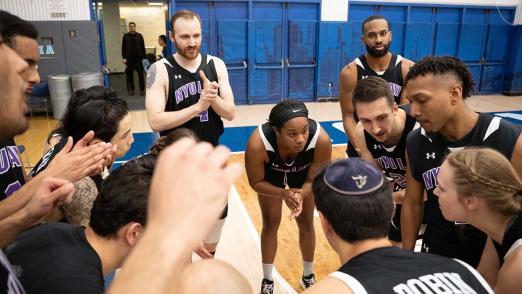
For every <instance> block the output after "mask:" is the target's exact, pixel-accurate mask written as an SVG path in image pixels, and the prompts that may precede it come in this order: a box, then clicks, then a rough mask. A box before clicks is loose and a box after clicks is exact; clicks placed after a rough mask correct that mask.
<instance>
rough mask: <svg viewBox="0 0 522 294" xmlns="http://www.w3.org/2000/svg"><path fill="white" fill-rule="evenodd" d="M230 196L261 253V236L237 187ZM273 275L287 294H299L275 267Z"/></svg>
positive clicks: (232, 188)
mask: <svg viewBox="0 0 522 294" xmlns="http://www.w3.org/2000/svg"><path fill="white" fill-rule="evenodd" d="M230 195H231V199H232V200H233V201H235V202H236V204H237V207H238V208H239V213H240V214H241V217H242V218H243V223H244V224H245V225H246V228H247V230H248V231H249V232H250V235H251V237H252V239H253V240H254V242H255V243H256V245H257V248H258V249H259V250H260V251H261V240H260V238H259V234H258V233H257V231H256V228H255V227H254V223H253V222H252V219H251V218H250V215H248V212H247V210H246V208H245V205H243V201H241V198H240V197H239V194H238V193H237V190H236V187H235V186H234V185H232V187H231V188H230ZM273 275H274V280H277V282H278V283H279V285H281V287H282V288H283V289H284V290H285V291H287V293H290V294H297V292H296V291H295V290H294V288H293V287H292V286H290V284H288V282H287V281H286V280H285V279H284V278H283V277H282V276H281V275H280V274H279V273H278V272H277V270H276V268H275V266H274V272H273Z"/></svg>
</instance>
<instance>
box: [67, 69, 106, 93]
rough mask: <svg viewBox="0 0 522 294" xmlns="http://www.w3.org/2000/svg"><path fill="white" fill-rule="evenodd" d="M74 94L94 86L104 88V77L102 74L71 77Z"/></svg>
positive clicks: (92, 73) (88, 73)
mask: <svg viewBox="0 0 522 294" xmlns="http://www.w3.org/2000/svg"><path fill="white" fill-rule="evenodd" d="M71 81H72V89H73V92H75V91H78V90H80V89H87V88H90V87H92V86H103V75H102V73H101V72H84V73H80V74H76V75H73V76H72V77H71Z"/></svg>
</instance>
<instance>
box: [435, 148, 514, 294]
mask: <svg viewBox="0 0 522 294" xmlns="http://www.w3.org/2000/svg"><path fill="white" fill-rule="evenodd" d="M437 181H438V187H437V188H436V189H435V192H434V193H435V195H437V196H438V197H439V205H440V209H441V211H442V214H443V215H444V218H446V219H447V220H450V221H455V222H465V223H469V224H471V225H473V226H474V227H476V228H478V229H480V230H481V231H483V232H484V233H486V234H487V235H488V240H487V243H486V247H485V248H484V252H483V254H482V258H481V260H480V263H479V265H478V268H477V269H478V271H479V272H480V273H481V274H482V275H483V276H484V278H486V280H487V281H488V282H489V283H490V284H491V286H492V287H493V288H494V289H495V293H497V294H502V293H514V292H516V291H518V290H516V289H522V279H521V277H522V181H521V180H520V178H519V176H518V175H517V173H516V172H515V170H514V168H513V166H512V165H511V163H510V162H509V160H508V159H507V158H505V157H504V156H503V155H502V154H500V153H499V152H497V151H495V150H493V149H489V148H467V149H462V150H459V151H456V152H453V153H450V154H449V155H448V157H447V158H446V160H445V161H444V163H443V164H442V166H441V167H440V171H439V174H438V177H437Z"/></svg>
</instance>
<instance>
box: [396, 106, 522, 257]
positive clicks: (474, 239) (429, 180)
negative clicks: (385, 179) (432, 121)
mask: <svg viewBox="0 0 522 294" xmlns="http://www.w3.org/2000/svg"><path fill="white" fill-rule="evenodd" d="M519 135H520V129H518V127H516V126H515V125H513V124H511V123H510V122H508V121H506V120H505V119H502V118H500V117H495V116H492V115H490V114H485V113H480V114H479V118H478V121H477V124H476V125H475V127H474V128H473V129H472V130H471V131H470V132H469V134H467V135H466V136H465V137H464V138H462V139H460V140H457V141H454V142H450V141H448V140H446V139H445V138H444V137H443V136H441V135H440V134H438V133H433V134H428V133H426V131H425V130H424V129H423V128H418V129H416V130H413V131H412V132H411V133H410V135H409V136H408V139H407V140H406V148H407V151H408V156H409V165H410V170H411V174H412V176H413V178H415V179H416V180H417V181H419V182H421V183H422V184H423V186H424V188H425V190H426V191H427V194H428V200H427V201H426V202H425V204H424V221H425V222H426V224H427V228H426V232H425V234H424V239H425V240H428V243H429V242H432V243H433V240H434V239H435V238H436V239H438V240H437V241H436V242H438V243H439V244H447V246H446V248H448V249H447V250H446V249H444V250H445V251H444V252H439V250H440V249H437V250H436V251H435V250H429V252H432V253H435V254H440V255H444V256H448V257H457V258H460V259H462V260H464V261H466V262H468V263H470V264H472V265H475V264H476V263H478V261H479V260H480V256H481V254H482V250H483V248H484V244H485V241H486V235H485V234H484V233H482V232H481V231H479V230H478V229H476V228H474V227H473V226H470V225H456V224H455V223H454V222H450V221H447V220H445V219H444V217H443V215H442V212H441V210H440V208H439V202H438V198H437V197H436V196H435V195H434V194H433V191H434V190H435V188H436V187H437V175H438V173H439V169H440V166H441V164H442V162H443V161H444V158H445V157H446V155H447V154H448V153H449V152H451V151H456V150H460V149H462V148H464V147H470V146H484V147H489V148H493V149H495V150H497V151H499V152H500V153H502V154H503V155H504V156H506V157H507V158H509V159H511V155H512V153H513V149H514V147H515V143H516V141H517V139H518V137H519ZM435 236H436V237H435Z"/></svg>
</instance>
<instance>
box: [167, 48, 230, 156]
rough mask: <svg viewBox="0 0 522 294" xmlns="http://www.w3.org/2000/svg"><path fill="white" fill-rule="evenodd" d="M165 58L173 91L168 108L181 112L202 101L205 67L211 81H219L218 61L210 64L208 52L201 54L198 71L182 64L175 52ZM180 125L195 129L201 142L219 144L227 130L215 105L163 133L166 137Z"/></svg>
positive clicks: (170, 88)
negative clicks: (177, 60)
mask: <svg viewBox="0 0 522 294" xmlns="http://www.w3.org/2000/svg"><path fill="white" fill-rule="evenodd" d="M161 61H162V62H163V63H164V64H165V68H166V69H167V73H168V77H169V93H168V100H167V104H166V105H165V111H179V110H182V109H185V108H187V107H190V106H192V105H194V104H196V103H198V101H199V96H200V94H201V92H202V91H203V82H202V81H201V79H200V77H199V71H200V70H203V72H204V73H205V76H206V77H207V79H209V81H211V82H214V81H215V82H217V81H218V78H217V72H216V68H215V65H214V60H210V61H209V62H208V63H207V55H206V54H201V63H200V65H199V67H198V69H197V70H196V72H194V73H192V72H190V71H188V70H186V69H185V68H183V67H182V66H181V65H179V64H178V63H177V62H176V60H175V59H174V56H173V55H171V56H168V57H167V58H164V59H162V60H161ZM177 128H187V129H191V130H192V131H194V132H195V133H196V135H198V137H199V139H200V140H201V141H205V142H209V143H211V144H212V145H214V146H216V145H218V141H219V137H220V136H221V134H223V130H224V128H223V121H222V120H221V117H220V116H219V115H218V114H217V113H216V112H215V111H214V110H213V109H212V107H209V108H208V109H207V110H205V111H203V112H201V113H200V114H199V115H198V116H196V117H194V118H192V119H191V120H189V121H187V122H186V123H184V124H182V125H180V126H178V127H175V128H172V129H170V130H165V131H161V132H160V135H161V136H166V135H168V134H169V133H170V132H172V131H173V130H175V129H177Z"/></svg>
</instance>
